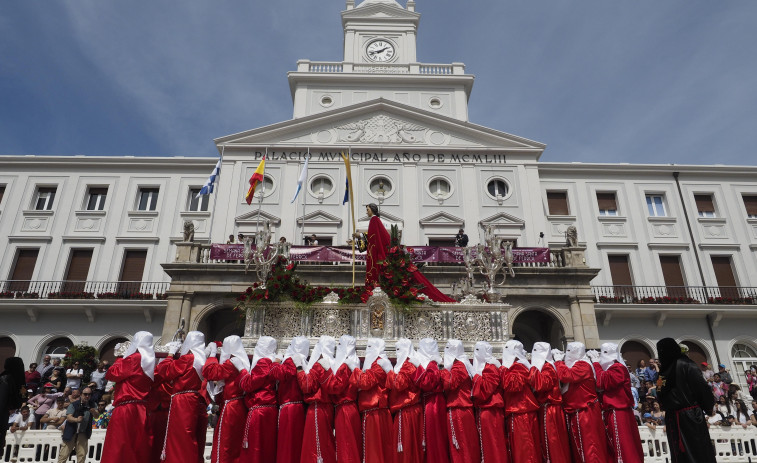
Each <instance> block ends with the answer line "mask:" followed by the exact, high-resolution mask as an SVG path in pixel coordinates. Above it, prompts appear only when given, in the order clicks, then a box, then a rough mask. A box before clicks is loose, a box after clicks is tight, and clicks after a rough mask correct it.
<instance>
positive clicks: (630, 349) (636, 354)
mask: <svg viewBox="0 0 757 463" xmlns="http://www.w3.org/2000/svg"><path fill="white" fill-rule="evenodd" d="M620 354H621V355H622V356H623V360H625V361H626V365H628V366H630V367H631V369H632V370H634V371H635V370H636V369H637V368H638V367H639V361H641V360H644V363H645V364H646V365H649V359H651V358H652V353H651V352H650V351H649V349H647V346H646V345H644V344H642V343H640V342H639V341H626V342H624V343H623V345H622V346H620Z"/></svg>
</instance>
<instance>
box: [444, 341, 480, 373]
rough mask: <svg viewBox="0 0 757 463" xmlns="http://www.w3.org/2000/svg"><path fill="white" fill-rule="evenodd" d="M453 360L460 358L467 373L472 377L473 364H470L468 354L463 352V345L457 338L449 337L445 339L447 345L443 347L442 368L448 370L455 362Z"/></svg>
mask: <svg viewBox="0 0 757 463" xmlns="http://www.w3.org/2000/svg"><path fill="white" fill-rule="evenodd" d="M455 360H460V361H461V362H463V365H465V369H466V370H468V375H470V376H471V377H473V375H474V373H475V372H474V371H473V365H471V363H470V360H468V356H467V355H466V354H465V346H463V342H462V341H461V340H459V339H450V340H448V341H447V345H446V346H445V347H444V368H445V369H446V370H449V369H451V368H452V365H454V364H455Z"/></svg>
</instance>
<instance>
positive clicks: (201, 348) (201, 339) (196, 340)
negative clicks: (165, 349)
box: [179, 331, 207, 378]
mask: <svg viewBox="0 0 757 463" xmlns="http://www.w3.org/2000/svg"><path fill="white" fill-rule="evenodd" d="M190 352H191V353H192V355H193V356H194V360H193V362H192V366H193V367H194V369H195V371H196V372H197V375H198V376H199V377H200V378H202V367H203V366H204V365H205V361H206V360H207V358H206V355H205V335H204V334H202V333H201V332H199V331H190V332H189V333H187V337H186V338H185V339H184V342H183V343H181V350H179V354H181V355H187V354H188V353H190Z"/></svg>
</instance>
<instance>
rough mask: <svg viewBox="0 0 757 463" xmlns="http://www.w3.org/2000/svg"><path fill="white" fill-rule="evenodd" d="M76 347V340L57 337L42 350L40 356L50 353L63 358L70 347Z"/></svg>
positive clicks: (54, 356)
mask: <svg viewBox="0 0 757 463" xmlns="http://www.w3.org/2000/svg"><path fill="white" fill-rule="evenodd" d="M72 347H74V342H73V341H72V340H70V339H68V338H66V337H60V338H55V339H53V340H52V341H50V342H49V343H47V346H45V348H44V349H43V351H42V355H41V356H40V357H44V356H45V355H49V356H50V357H52V358H61V359H62V358H63V357H64V356H65V355H66V353H67V352H68V350H69V349H70V348H72Z"/></svg>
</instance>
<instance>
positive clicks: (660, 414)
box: [652, 400, 665, 426]
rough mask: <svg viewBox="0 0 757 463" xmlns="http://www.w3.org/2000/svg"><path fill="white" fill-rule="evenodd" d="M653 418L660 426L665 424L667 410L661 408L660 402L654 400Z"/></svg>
mask: <svg viewBox="0 0 757 463" xmlns="http://www.w3.org/2000/svg"><path fill="white" fill-rule="evenodd" d="M652 418H653V419H654V421H655V424H657V425H658V426H665V412H664V411H662V409H661V408H660V402H658V401H656V400H655V401H654V402H652Z"/></svg>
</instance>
